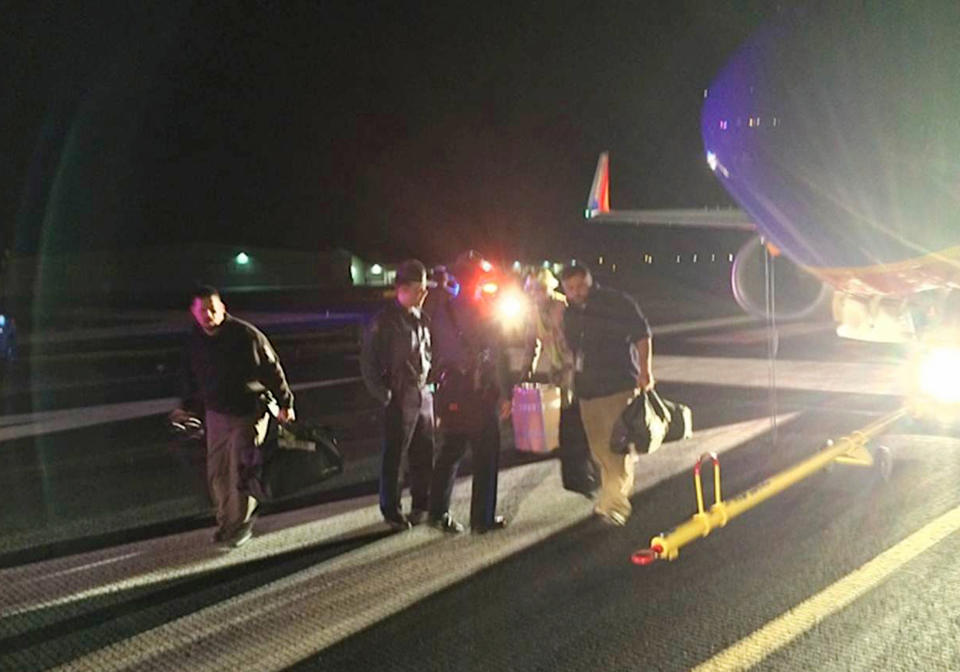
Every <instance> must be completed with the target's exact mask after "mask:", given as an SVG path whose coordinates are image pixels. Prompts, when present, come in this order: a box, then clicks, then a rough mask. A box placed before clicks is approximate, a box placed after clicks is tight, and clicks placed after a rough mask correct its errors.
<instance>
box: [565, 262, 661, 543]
mask: <svg viewBox="0 0 960 672" xmlns="http://www.w3.org/2000/svg"><path fill="white" fill-rule="evenodd" d="M561 282H562V284H563V290H564V293H565V294H566V295H567V299H568V301H569V303H570V307H569V308H568V309H567V311H566V313H565V314H564V333H565V335H566V339H567V343H568V344H569V346H570V348H571V350H572V351H573V354H574V390H575V393H576V396H577V398H578V399H579V400H580V416H581V418H582V419H583V427H584V430H585V431H586V434H587V441H588V443H589V444H590V452H591V453H593V456H594V458H595V459H596V461H597V463H598V464H599V465H600V496H599V498H598V500H597V505H596V507H595V509H594V511H595V512H596V513H597V514H598V515H600V516H602V519H603V520H604V521H606V522H609V523H611V524H614V525H625V524H626V522H627V518H629V516H630V509H631V506H630V500H629V499H628V498H629V496H630V494H631V493H632V491H633V456H632V455H629V454H628V455H618V454H616V453H614V452H613V451H611V450H610V435H611V433H612V431H613V425H614V423H615V422H616V421H617V418H619V417H620V414H621V413H622V412H623V410H624V409H625V408H626V407H627V405H628V404H629V403H630V401H631V400H632V399H633V398H634V397H635V396H636V394H637V392H638V391H645V390H650V389H652V388H653V384H654V380H653V373H652V364H653V341H652V336H651V333H650V325H649V324H648V323H647V320H646V318H645V317H644V316H643V313H642V312H641V311H640V307H639V306H638V305H637V303H636V301H634V300H633V299H631V298H630V297H629V296H627V295H626V294H623V293H621V292H616V291H613V290H609V289H606V288H604V287H598V286H594V283H593V277H592V276H591V274H590V270H589V269H588V268H587V267H585V266H582V265H569V266H567V267H566V268H564V269H563V273H562V274H561Z"/></svg>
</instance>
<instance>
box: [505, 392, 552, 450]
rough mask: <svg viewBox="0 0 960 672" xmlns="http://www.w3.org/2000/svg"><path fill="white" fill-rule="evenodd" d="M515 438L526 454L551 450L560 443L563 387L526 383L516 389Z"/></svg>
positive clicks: (515, 443)
mask: <svg viewBox="0 0 960 672" xmlns="http://www.w3.org/2000/svg"><path fill="white" fill-rule="evenodd" d="M511 415H512V417H513V441H514V447H516V449H517V450H519V451H522V452H525V453H540V454H542V453H549V452H551V451H553V450H556V449H557V447H558V446H559V445H560V388H559V387H557V386H556V385H544V384H541V383H524V384H522V385H518V386H516V387H514V388H513V402H512V410H511Z"/></svg>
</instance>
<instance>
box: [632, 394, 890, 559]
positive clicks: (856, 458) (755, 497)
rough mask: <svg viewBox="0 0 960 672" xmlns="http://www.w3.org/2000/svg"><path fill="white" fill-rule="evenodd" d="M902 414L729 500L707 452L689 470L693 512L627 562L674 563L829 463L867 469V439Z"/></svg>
mask: <svg viewBox="0 0 960 672" xmlns="http://www.w3.org/2000/svg"><path fill="white" fill-rule="evenodd" d="M905 414H906V409H904V408H902V409H900V410H898V411H894V412H893V413H890V414H889V415H886V416H884V417H882V418H880V419H878V420H875V421H874V422H871V423H870V424H869V425H867V426H866V427H864V428H863V429H861V430H858V431H856V432H853V433H851V434H850V435H849V436H844V437H843V438H841V439H838V440H837V441H835V442H834V443H832V444H828V445H827V447H826V448H825V449H824V450H822V451H820V452H819V453H817V454H816V455H814V456H813V457H810V458H807V459H806V460H804V461H803V462H800V463H799V464H797V465H794V466H793V467H791V468H789V469H786V470H785V471H781V472H780V473H779V474H776V475H774V476H771V477H770V478H768V479H767V480H765V481H763V482H762V483H759V484H757V485H755V486H754V487H752V488H750V489H749V490H747V491H746V492H743V493H741V494H739V495H737V496H736V497H734V498H733V499H731V500H728V501H723V498H722V497H721V494H720V460H719V459H718V458H717V455H716V454H715V453H707V454H705V455H703V456H701V457H700V459H698V460H697V464H696V466H695V467H694V470H693V482H694V487H695V488H696V493H697V512H696V513H695V514H693V516H692V517H691V518H690V520H688V521H687V522H685V523H682V524H681V525H679V526H677V527H676V528H674V529H673V531H671V532H669V533H667V534H663V535H659V536H656V537H654V538H653V539H651V540H650V548H644V549H641V550H638V551H636V552H635V553H634V554H633V555H632V556H631V557H630V559H631V561H632V562H633V563H634V564H637V565H649V564H651V563H652V562H654V561H655V560H676V559H677V556H678V555H679V554H680V549H681V548H682V547H684V546H686V545H687V544H689V543H691V542H693V541H696V540H697V539H699V538H701V537H705V536H707V535H708V534H710V532H711V531H712V530H713V529H714V528H716V527H723V526H725V525H726V524H727V523H728V522H730V521H731V520H732V519H734V518H736V517H737V516H739V515H740V514H741V513H743V512H745V511H749V510H750V509H752V508H753V507H755V506H757V505H758V504H760V503H761V502H764V501H766V500H768V499H770V498H771V497H773V496H774V495H777V494H780V493H781V492H783V491H784V490H786V489H787V488H789V487H790V486H792V485H795V484H796V483H798V482H800V481H802V480H803V479H805V478H807V477H808V476H810V475H812V474H814V473H816V472H817V471H820V470H821V469H823V468H824V467H826V466H827V465H829V464H830V463H831V462H834V461H837V462H844V463H847V464H858V465H862V466H869V465H872V464H873V458H872V456H871V455H870V453H869V451H868V450H867V443H868V442H869V441H870V439H872V438H874V437H876V436H879V435H880V434H882V433H883V432H885V431H886V430H887V429H889V428H890V427H891V426H892V425H893V424H894V423H896V422H897V421H898V420H900V418H902V417H903V416H904V415H905ZM705 459H709V460H710V461H711V462H712V463H713V494H714V504H713V506H711V507H710V509H709V510H704V506H703V486H702V485H701V482H700V467H701V465H702V464H703V462H704V460H705Z"/></svg>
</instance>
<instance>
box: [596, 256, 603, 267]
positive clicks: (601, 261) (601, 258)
mask: <svg viewBox="0 0 960 672" xmlns="http://www.w3.org/2000/svg"><path fill="white" fill-rule="evenodd" d="M597 264H598V265H600V266H603V256H602V255H601V256H600V257H599V258H598V259H597Z"/></svg>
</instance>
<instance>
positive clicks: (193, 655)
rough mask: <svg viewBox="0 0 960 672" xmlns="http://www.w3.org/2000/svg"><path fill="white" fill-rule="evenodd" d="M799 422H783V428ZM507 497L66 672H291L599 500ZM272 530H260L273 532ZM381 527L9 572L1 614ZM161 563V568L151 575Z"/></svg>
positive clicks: (764, 423) (537, 474)
mask: <svg viewBox="0 0 960 672" xmlns="http://www.w3.org/2000/svg"><path fill="white" fill-rule="evenodd" d="M795 417H796V414H790V415H787V416H784V417H783V418H782V419H781V423H786V422H789V421H790V420H792V419H793V418H795ZM768 428H769V419H767V418H762V419H758V420H750V421H746V422H741V423H736V424H733V425H727V426H724V427H717V428H713V429H710V430H706V431H703V432H701V433H698V434H697V435H696V436H695V437H694V438H693V439H691V440H688V441H684V442H680V443H677V444H674V445H672V446H670V447H669V448H664V449H663V450H661V451H658V452H657V453H655V454H654V455H651V456H649V457H644V458H642V459H641V461H640V463H639V465H638V469H637V490H645V489H648V488H650V487H652V486H653V485H655V484H656V483H659V482H660V481H663V480H664V479H667V478H670V477H671V476H674V475H676V474H677V473H681V472H684V471H687V470H689V469H690V467H691V465H692V464H693V462H694V461H695V460H696V456H698V455H699V454H701V453H703V452H704V451H716V452H720V453H722V452H726V451H727V450H730V449H732V448H735V447H736V446H738V445H741V444H742V443H744V442H746V441H749V440H750V439H752V438H754V437H757V436H759V435H761V434H763V433H764V432H766V431H767V430H768ZM500 488H501V496H500V509H501V511H502V512H504V513H505V514H506V515H508V516H509V517H510V518H511V526H510V527H509V528H508V529H507V530H505V531H504V532H502V533H498V534H496V535H485V536H483V537H475V536H471V535H464V536H463V537H459V538H448V537H445V536H444V535H442V534H440V533H438V532H436V531H435V530H432V529H429V528H417V529H415V530H413V531H411V532H407V533H403V534H397V535H392V536H390V537H387V538H385V539H383V540H381V541H377V542H374V543H371V544H368V545H366V546H364V547H363V548H360V549H357V550H356V551H352V552H349V553H346V554H344V555H342V556H339V557H337V558H334V559H333V560H330V561H326V562H323V563H319V564H318V565H317V566H315V567H311V568H310V569H307V570H303V571H301V572H298V573H296V574H293V575H291V576H288V577H285V578H283V579H281V580H278V581H275V582H273V583H270V584H267V585H264V586H262V587H260V588H257V589H255V590H252V591H250V592H247V593H245V594H242V595H238V596H236V597H234V598H231V599H229V600H226V601H224V602H222V603H219V604H216V605H213V606H210V607H207V608H205V609H202V610H200V611H198V612H196V613H193V614H190V615H188V616H184V617H182V618H179V619H176V620H174V621H171V622H169V623H166V624H164V625H161V626H159V627H157V628H154V629H152V630H149V631H147V632H143V633H140V634H138V635H136V636H134V637H131V638H129V639H127V640H124V641H121V642H118V643H116V644H113V645H111V646H108V647H106V648H104V649H101V650H99V651H95V652H92V653H90V654H88V655H86V656H83V657H81V658H78V659H77V660H74V661H71V662H70V663H67V664H65V665H63V666H62V667H60V668H58V669H61V670H97V671H98V672H107V671H108V670H134V669H136V670H177V669H189V670H197V671H203V670H235V669H246V667H247V666H248V665H249V662H250V661H251V660H256V661H257V669H260V670H264V671H266V670H281V669H284V668H286V667H288V666H290V665H292V664H294V663H296V662H297V661H299V660H302V659H304V658H306V657H308V656H310V655H311V654H314V653H315V652H317V651H320V650H322V649H324V648H326V647H328V646H330V645H332V644H334V643H336V642H338V641H340V640H342V639H344V638H346V637H348V636H350V635H352V634H354V633H356V632H358V631H359V630H362V629H363V628H366V627H369V626H370V625H372V624H374V623H377V622H378V621H380V620H382V619H384V618H386V617H388V616H390V615H392V614H394V613H396V612H398V611H400V610H402V609H404V608H407V607H409V606H411V605H413V604H415V603H416V602H418V601H419V600H422V599H424V598H425V597H428V596H429V595H432V594H434V593H436V592H437V591H439V590H442V589H443V588H446V587H448V586H450V585H452V584H454V583H456V582H458V581H461V580H463V579H465V578H467V577H469V576H472V575H473V574H475V573H476V572H478V571H480V570H482V569H484V568H486V567H489V566H491V565H492V564H494V563H496V562H499V561H500V560H502V559H504V558H506V557H508V556H510V555H512V554H514V553H516V552H518V551H520V550H522V549H524V548H527V547H529V546H531V545H533V544H536V543H538V542H540V541H542V540H544V539H545V538H547V537H548V536H550V535H552V534H554V533H556V532H558V531H560V530H562V529H565V528H567V527H569V526H571V525H574V524H576V523H578V522H580V521H582V520H584V519H586V518H587V517H589V516H590V515H591V511H592V504H591V503H590V502H589V501H587V500H586V499H584V498H583V497H580V496H579V495H574V494H571V493H568V492H565V491H564V490H563V489H562V487H561V485H560V478H559V473H558V469H557V464H556V462H554V461H547V462H538V463H534V464H529V465H524V466H522V467H517V468H514V469H510V470H507V471H505V472H503V473H501V476H500ZM340 506H342V504H341V505H340ZM469 506H470V482H469V480H461V481H459V482H458V483H457V486H456V489H455V492H454V506H453V511H454V514H455V515H458V516H464V515H465V514H466V513H467V511H468V509H469ZM304 513H306V515H311V512H310V511H307V512H298V514H299V515H304ZM312 515H317V514H316V513H315V512H314V513H313V514H312ZM270 519H271V518H270V517H268V518H265V519H263V520H262V521H261V522H262V523H263V524H265V525H267V524H269V521H270ZM377 520H379V511H378V510H377V506H376V504H374V503H371V504H370V505H369V506H367V507H365V508H363V509H360V510H357V511H350V512H347V513H341V514H337V515H335V516H332V517H329V518H327V519H326V520H317V521H312V522H310V523H308V524H305V525H301V526H298V527H294V528H290V529H285V530H277V531H275V532H272V533H268V534H266V535H263V536H259V537H256V538H255V539H254V540H253V541H252V542H251V543H250V544H248V545H247V546H245V547H244V548H242V549H240V550H239V551H237V552H235V553H231V554H229V555H227V556H219V557H217V558H215V559H211V558H210V556H209V554H206V557H205V558H202V557H200V556H201V555H202V554H203V553H202V549H194V551H193V559H192V560H186V557H187V556H188V553H187V550H186V549H187V546H188V545H189V544H194V545H196V544H208V543H209V542H208V541H207V539H206V536H207V535H208V534H209V531H208V530H205V531H203V534H202V535H201V534H199V531H198V532H197V533H188V534H187V535H180V536H178V537H170V538H167V539H165V540H151V541H147V542H141V543H139V544H132V545H128V546H126V547H121V548H118V549H108V550H106V551H101V552H97V553H95V554H89V555H87V556H80V557H77V558H63V559H59V560H53V561H50V562H47V563H38V564H36V565H30V566H27V567H21V568H15V569H10V570H2V571H0V582H2V583H3V585H4V586H5V590H4V592H3V594H2V595H0V602H2V607H0V615H3V616H6V615H11V614H16V613H24V612H28V611H32V610H36V609H41V608H44V607H49V606H53V605H58V604H67V603H70V602H74V601H77V600H80V599H84V598H88V597H93V596H95V595H102V594H105V593H112V592H116V591H121V590H126V589H129V588H134V587H138V586H145V585H150V584H154V583H157V582H160V581H164V580H167V579H170V578H173V577H174V576H187V575H197V574H201V573H203V572H208V571H210V570H211V569H215V568H217V567H223V566H225V565H229V564H237V563H244V562H250V561H251V560H254V559H257V558H261V557H266V556H272V555H277V554H280V553H284V552H289V551H290V550H292V549H293V548H298V547H304V546H308V545H315V544H319V543H323V541H324V539H325V538H327V539H329V538H332V537H335V536H338V535H342V534H343V533H344V531H345V529H347V528H350V527H353V528H356V527H357V526H362V525H366V524H372V523H374V522H376V521H377ZM190 535H192V536H190ZM137 549H143V550H144V552H143V553H141V554H139V556H137V557H132V556H131V557H130V558H129V559H128V560H125V561H124V562H120V563H115V564H113V565H105V564H94V565H90V563H91V560H93V561H94V562H96V563H100V562H102V561H103V560H104V559H105V558H106V556H108V555H109V554H110V553H114V554H116V555H127V554H130V553H132V552H133V551H135V550H137ZM148 549H149V550H148ZM91 556H93V557H91ZM151 562H152V563H153V567H152V569H147V565H148V564H149V563H151ZM627 562H628V560H627V558H624V563H627ZM71 563H72V564H74V565H77V566H82V565H90V566H89V571H88V572H84V573H79V574H73V575H71V576H70V582H69V585H66V582H45V581H43V580H42V579H41V578H40V577H42V576H43V575H44V574H47V573H49V572H51V570H56V571H61V572H62V571H63V570H64V569H66V568H67V567H68V566H69V565H70V564H71ZM386 567H389V571H386V569H385V568H386ZM125 569H126V571H127V572H128V574H127V575H124V570H125Z"/></svg>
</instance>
